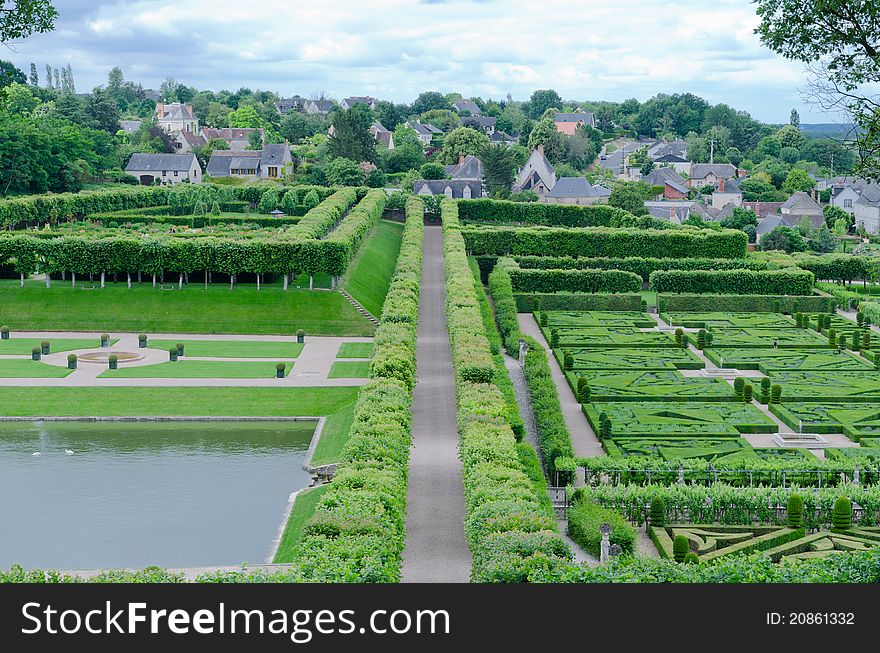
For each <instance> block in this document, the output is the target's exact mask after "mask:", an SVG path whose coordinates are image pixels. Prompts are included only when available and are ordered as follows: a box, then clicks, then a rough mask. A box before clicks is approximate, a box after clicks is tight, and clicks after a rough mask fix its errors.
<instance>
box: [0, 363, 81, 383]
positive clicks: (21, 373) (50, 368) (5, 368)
mask: <svg viewBox="0 0 880 653" xmlns="http://www.w3.org/2000/svg"><path fill="white" fill-rule="evenodd" d="M72 372H73V370H69V369H67V368H66V367H57V366H55V365H46V364H45V363H40V362H38V361H37V362H35V361H32V360H30V359H8V358H6V359H0V378H4V379H40V378H42V379H58V378H62V377H65V376H67V375H68V374H71V373H72Z"/></svg>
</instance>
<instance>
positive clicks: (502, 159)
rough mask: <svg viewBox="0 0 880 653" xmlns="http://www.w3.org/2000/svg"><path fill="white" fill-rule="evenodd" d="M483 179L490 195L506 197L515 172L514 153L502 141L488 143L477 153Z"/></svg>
mask: <svg viewBox="0 0 880 653" xmlns="http://www.w3.org/2000/svg"><path fill="white" fill-rule="evenodd" d="M478 156H479V158H480V161H482V163H483V181H484V183H485V184H486V190H487V191H488V192H489V195H490V196H491V197H507V196H508V195H509V194H510V188H511V186H513V180H514V175H515V174H516V154H515V153H514V151H513V150H512V149H510V147H508V146H507V145H506V144H504V143H490V144H489V145H486V146H484V147H483V148H482V149H481V150H480V151H479V153H478Z"/></svg>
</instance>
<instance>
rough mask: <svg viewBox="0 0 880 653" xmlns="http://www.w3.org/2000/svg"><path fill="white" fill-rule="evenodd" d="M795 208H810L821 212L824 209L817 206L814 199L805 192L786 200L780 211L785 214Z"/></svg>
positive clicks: (799, 192)
mask: <svg viewBox="0 0 880 653" xmlns="http://www.w3.org/2000/svg"><path fill="white" fill-rule="evenodd" d="M793 208H810V209H816V210H818V211H820V212H821V211H822V207H820V206H819V205H818V204H816V202H815V201H814V200H813V198H812V197H810V196H809V194H808V193H805V192H803V191H798V192H796V193H794V194H792V196H791V197H789V198H788V199H787V200H785V202H783V203H782V206H781V207H779V209H780V211H782V212H783V213H784V212H785V211H787V210H791V209H793Z"/></svg>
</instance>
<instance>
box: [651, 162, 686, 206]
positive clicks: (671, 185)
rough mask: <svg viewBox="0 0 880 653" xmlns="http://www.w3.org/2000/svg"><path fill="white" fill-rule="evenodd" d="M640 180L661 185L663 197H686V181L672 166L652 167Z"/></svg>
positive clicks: (668, 198)
mask: <svg viewBox="0 0 880 653" xmlns="http://www.w3.org/2000/svg"><path fill="white" fill-rule="evenodd" d="M642 181H644V182H646V183H648V184H651V186H657V187H661V186H662V187H663V198H664V199H667V200H680V199H687V196H688V190H689V189H688V187H687V183H686V182H685V180H684V179H682V178H681V175H680V174H678V173H677V172H676V171H675V170H674V169H673V168H654V169H653V170H651V172H649V173H648V174H647V175H645V176H644V177H643V178H642Z"/></svg>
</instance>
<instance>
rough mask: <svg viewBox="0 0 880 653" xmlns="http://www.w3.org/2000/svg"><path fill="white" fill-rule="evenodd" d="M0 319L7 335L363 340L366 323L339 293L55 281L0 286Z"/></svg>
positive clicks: (369, 332) (368, 331) (367, 331)
mask: <svg viewBox="0 0 880 653" xmlns="http://www.w3.org/2000/svg"><path fill="white" fill-rule="evenodd" d="M0 322H2V323H3V324H7V325H9V326H10V327H11V328H12V329H13V330H16V329H18V330H46V331H59V330H72V331H109V330H113V331H132V332H140V331H144V332H147V333H149V332H154V333H155V332H166V333H249V334H283V335H292V334H294V333H296V331H297V329H305V331H306V333H308V334H312V335H337V336H369V335H372V333H373V326H372V325H371V324H370V323H369V322H368V321H367V320H366V319H365V318H364V317H363V316H362V315H360V314H359V313H358V312H357V311H356V310H355V309H354V308H353V307H352V306H351V305H350V304H349V303H348V301H346V299H345V297H343V296H342V295H341V294H339V293H335V292H323V291H316V292H309V291H305V290H288V291H287V292H284V291H283V290H281V286H280V285H271V286H264V287H263V289H262V290H260V291H257V290H256V288H255V287H254V286H244V285H241V286H238V287H236V289H235V290H233V291H230V290H229V288H228V286H226V285H225V284H223V285H220V284H217V285H214V286H211V287H210V288H208V289H207V290H205V289H204V288H203V287H202V286H201V285H199V284H192V285H189V286H187V287H185V288H184V289H183V290H176V289H175V290H159V289H156V288H153V287H152V286H151V285H150V284H149V283H144V284H142V285H137V284H136V285H135V286H134V287H133V288H131V289H128V288H127V287H126V285H125V284H124V283H118V284H107V287H106V288H104V289H103V290H101V289H98V290H88V291H86V290H81V289H72V288H71V287H70V284H63V283H60V282H56V283H55V284H53V286H52V288H46V287H45V286H44V285H43V284H42V283H41V282H30V283H28V284H27V285H26V286H25V287H24V288H19V287H18V282H17V281H2V282H0Z"/></svg>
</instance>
